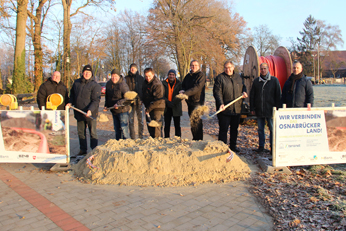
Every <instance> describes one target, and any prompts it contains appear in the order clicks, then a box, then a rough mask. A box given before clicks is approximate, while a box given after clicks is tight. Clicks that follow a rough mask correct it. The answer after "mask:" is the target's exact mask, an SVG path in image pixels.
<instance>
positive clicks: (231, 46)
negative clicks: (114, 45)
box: [148, 0, 246, 77]
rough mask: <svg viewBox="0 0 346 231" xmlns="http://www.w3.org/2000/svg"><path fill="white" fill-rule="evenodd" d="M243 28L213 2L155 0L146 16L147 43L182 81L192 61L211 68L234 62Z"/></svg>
mask: <svg viewBox="0 0 346 231" xmlns="http://www.w3.org/2000/svg"><path fill="white" fill-rule="evenodd" d="M245 25H246V23H245V21H244V20H243V19H242V18H241V17H239V15H238V14H233V13H232V12H231V9H230V8H228V7H227V6H226V5H225V4H224V3H223V2H220V1H217V0H212V1H208V0H155V1H154V3H153V7H152V8H151V9H150V10H149V15H148V34H149V35H148V43H151V44H152V46H153V47H155V48H156V49H157V52H165V53H166V54H167V55H168V56H169V57H170V58H171V60H172V61H173V62H175V63H176V65H177V67H178V70H179V72H180V75H181V77H184V76H185V75H186V74H187V72H188V71H189V66H190V61H191V60H192V59H197V60H199V61H201V63H204V64H205V65H207V64H209V65H212V64H215V63H220V60H223V61H224V60H225V59H226V58H228V57H231V58H238V57H239V51H240V50H241V46H240V44H241V43H240V40H239V35H242V34H244V30H245ZM155 44H156V45H155ZM205 65H204V66H202V68H204V69H205Z"/></svg>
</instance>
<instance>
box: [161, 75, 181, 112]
mask: <svg viewBox="0 0 346 231" xmlns="http://www.w3.org/2000/svg"><path fill="white" fill-rule="evenodd" d="M162 85H163V87H164V89H165V96H164V99H165V102H166V109H167V108H169V107H171V108H172V111H173V116H182V115H183V109H182V104H181V99H178V98H176V97H175V96H176V95H178V94H179V91H180V90H181V82H180V81H179V80H178V79H176V83H175V86H174V89H173V95H172V101H169V100H168V92H169V89H168V85H169V83H168V79H166V80H164V81H162Z"/></svg>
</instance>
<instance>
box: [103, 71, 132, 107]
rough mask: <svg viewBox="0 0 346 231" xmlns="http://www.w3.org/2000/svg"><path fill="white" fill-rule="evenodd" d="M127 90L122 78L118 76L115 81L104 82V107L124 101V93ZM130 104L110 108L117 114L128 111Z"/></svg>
mask: <svg viewBox="0 0 346 231" xmlns="http://www.w3.org/2000/svg"><path fill="white" fill-rule="evenodd" d="M128 91H129V87H128V86H127V84H126V83H125V81H124V79H123V78H122V77H120V79H119V81H118V82H117V83H113V82H112V80H109V81H108V82H107V84H106V95H105V107H112V106H114V104H118V105H121V104H123V103H124V102H125V98H124V94H125V93H126V92H128ZM129 110H130V106H123V107H118V109H111V112H112V113H113V114H119V113H123V112H128V111H129Z"/></svg>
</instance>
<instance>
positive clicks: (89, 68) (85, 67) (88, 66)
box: [82, 64, 93, 73]
mask: <svg viewBox="0 0 346 231" xmlns="http://www.w3.org/2000/svg"><path fill="white" fill-rule="evenodd" d="M84 71H91V73H92V72H93V69H92V68H91V65H90V64H87V65H85V66H84V67H83V71H82V73H83V72H84Z"/></svg>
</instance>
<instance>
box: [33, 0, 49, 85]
mask: <svg viewBox="0 0 346 231" xmlns="http://www.w3.org/2000/svg"><path fill="white" fill-rule="evenodd" d="M46 2H47V0H42V1H40V3H39V5H38V7H37V8H36V16H35V18H34V22H35V30H34V38H33V45H34V54H35V65H34V76H35V91H38V89H39V87H40V86H41V84H42V80H43V52H42V43H41V34H42V25H43V22H42V8H43V6H44V4H45V3H46Z"/></svg>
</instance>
